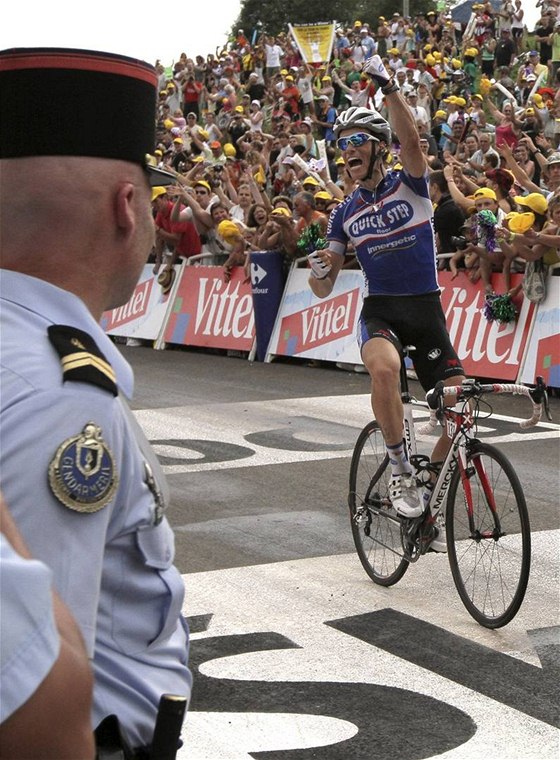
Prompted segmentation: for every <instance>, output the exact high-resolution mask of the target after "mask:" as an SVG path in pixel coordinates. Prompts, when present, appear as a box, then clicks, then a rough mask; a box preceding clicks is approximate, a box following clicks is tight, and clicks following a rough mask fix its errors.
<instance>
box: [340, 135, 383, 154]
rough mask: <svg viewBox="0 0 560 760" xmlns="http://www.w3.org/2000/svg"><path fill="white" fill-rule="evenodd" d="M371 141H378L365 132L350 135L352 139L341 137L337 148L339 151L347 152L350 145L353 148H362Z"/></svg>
mask: <svg viewBox="0 0 560 760" xmlns="http://www.w3.org/2000/svg"><path fill="white" fill-rule="evenodd" d="M371 140H375V141H376V142H377V139H376V138H375V137H373V135H368V134H366V133H365V132H358V133H357V134H355V135H350V137H339V138H338V140H337V141H336V147H337V148H338V149H339V150H346V148H347V147H348V146H349V145H351V146H352V147H353V148H361V146H362V145H365V144H366V143H367V142H370V141H371Z"/></svg>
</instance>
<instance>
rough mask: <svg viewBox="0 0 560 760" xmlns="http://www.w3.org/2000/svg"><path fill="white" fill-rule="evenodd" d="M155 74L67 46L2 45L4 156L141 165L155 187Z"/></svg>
mask: <svg viewBox="0 0 560 760" xmlns="http://www.w3.org/2000/svg"><path fill="white" fill-rule="evenodd" d="M156 99H157V75H156V71H155V69H154V67H153V66H151V65H150V64H148V63H145V62H144V61H140V60H136V59H134V58H128V57H127V56H123V55H116V54H113V53H102V52H96V51H91V50H71V49H65V48H13V49H10V50H3V51H0V158H2V159H9V158H25V157H31V156H90V157H93V158H109V159H115V160H120V161H131V162H132V163H135V164H139V165H140V166H142V167H143V168H144V169H145V170H146V172H147V173H148V176H149V181H150V184H151V185H169V184H173V183H175V182H176V179H175V176H174V175H173V174H171V173H169V172H166V171H162V170H160V169H157V168H156V167H155V166H152V165H151V162H153V159H152V158H151V155H150V154H151V153H153V151H154V148H155V125H156Z"/></svg>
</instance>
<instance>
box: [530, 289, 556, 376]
mask: <svg viewBox="0 0 560 760" xmlns="http://www.w3.org/2000/svg"><path fill="white" fill-rule="evenodd" d="M538 375H541V376H542V377H543V378H544V381H545V383H546V384H547V385H552V387H553V388H560V277H549V278H548V280H547V293H546V298H545V300H544V301H543V302H542V303H540V304H539V305H538V307H537V314H536V317H535V321H534V323H533V331H532V333H531V340H530V342H529V346H528V349H527V353H526V356H525V361H524V363H523V369H522V371H521V382H522V383H527V384H528V385H532V384H534V383H535V379H536V377H537V376H538Z"/></svg>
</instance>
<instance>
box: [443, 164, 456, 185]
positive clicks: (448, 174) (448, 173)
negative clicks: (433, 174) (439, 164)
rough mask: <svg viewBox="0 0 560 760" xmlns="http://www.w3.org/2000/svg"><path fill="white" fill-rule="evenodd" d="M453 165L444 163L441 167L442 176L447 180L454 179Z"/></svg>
mask: <svg viewBox="0 0 560 760" xmlns="http://www.w3.org/2000/svg"><path fill="white" fill-rule="evenodd" d="M453 174H454V172H453V166H452V165H451V164H445V166H444V167H443V176H444V177H445V179H446V180H447V181H448V182H449V180H450V179H454V176H453Z"/></svg>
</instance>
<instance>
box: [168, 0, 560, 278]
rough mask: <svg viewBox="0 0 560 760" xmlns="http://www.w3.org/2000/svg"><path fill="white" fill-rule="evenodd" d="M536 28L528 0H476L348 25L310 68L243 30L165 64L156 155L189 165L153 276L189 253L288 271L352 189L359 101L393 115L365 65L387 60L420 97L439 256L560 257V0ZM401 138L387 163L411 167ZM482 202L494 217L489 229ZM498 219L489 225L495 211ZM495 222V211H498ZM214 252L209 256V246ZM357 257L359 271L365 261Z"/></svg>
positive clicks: (508, 265)
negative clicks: (265, 262) (463, 17)
mask: <svg viewBox="0 0 560 760" xmlns="http://www.w3.org/2000/svg"><path fill="white" fill-rule="evenodd" d="M537 6H538V7H539V8H540V11H541V18H540V19H539V21H538V23H537V24H536V27H535V28H534V29H527V28H526V25H525V23H524V19H523V15H524V14H523V9H522V3H521V0H513V2H510V0H503V2H502V3H501V5H500V6H499V8H498V9H497V10H495V9H494V8H493V7H492V4H491V3H490V2H486V3H481V4H476V3H475V4H473V6H472V12H473V16H472V18H471V21H470V22H469V24H468V25H467V26H466V27H465V25H461V24H458V23H455V22H454V21H453V19H452V17H451V15H450V14H447V13H443V12H437V11H435V10H434V11H430V12H428V13H427V14H425V15H420V16H416V17H415V18H405V17H403V16H402V15H400V14H399V13H395V14H394V15H393V17H392V18H391V19H386V18H384V17H382V16H380V17H379V18H378V19H377V21H376V22H375V23H374V24H367V23H362V22H361V21H359V20H357V21H355V23H354V24H353V26H352V27H350V28H345V27H338V28H336V30H335V38H334V44H333V49H332V56H331V59H330V60H329V61H328V62H327V63H323V64H320V65H309V64H308V63H306V62H305V61H304V60H303V59H302V57H301V54H300V52H299V49H298V46H297V44H296V42H295V40H294V39H293V38H292V36H291V35H290V34H288V33H282V34H279V35H278V36H272V35H265V34H263V35H260V36H258V37H255V38H254V39H252V40H251V41H250V40H249V36H247V35H246V34H245V33H244V31H243V30H242V29H239V30H238V32H237V35H236V37H235V39H232V40H231V41H230V42H229V43H228V45H227V46H226V47H225V48H224V49H223V50H221V51H216V53H215V54H209V55H207V56H206V57H204V56H202V55H196V56H194V57H189V56H188V55H187V54H185V53H182V54H181V56H180V58H179V60H178V61H177V62H176V63H175V64H174V65H173V67H172V71H170V70H169V69H168V70H166V69H165V68H164V66H163V65H160V64H159V63H158V64H157V67H158V73H159V75H160V79H159V104H158V113H157V120H158V121H157V136H158V138H157V139H158V145H157V148H156V150H155V154H154V160H155V161H156V162H157V163H158V164H160V165H162V166H165V167H169V168H172V169H173V170H174V171H175V172H176V174H177V185H176V186H175V187H172V188H156V189H155V191H154V199H153V205H154V214H155V220H156V230H157V233H156V241H157V242H156V249H155V256H154V271H155V272H160V268H161V267H162V264H163V266H164V268H163V270H162V271H161V272H160V278H161V282H162V283H163V284H165V283H168V282H169V278H167V277H166V273H168V272H169V268H170V267H171V266H172V265H173V264H174V263H175V262H176V261H177V260H178V259H179V258H180V257H183V258H188V257H190V256H194V255H203V258H202V261H203V263H217V264H221V265H223V266H224V273H225V276H226V278H227V277H229V275H230V272H231V268H232V267H233V266H235V265H245V266H248V262H249V259H250V252H251V251H256V250H280V251H281V252H282V253H283V254H284V260H285V262H286V269H287V268H288V267H289V265H290V263H291V262H292V261H293V260H294V259H295V258H298V257H301V256H302V255H303V254H302V252H301V251H302V247H301V240H302V234H303V233H304V232H305V230H306V229H307V228H309V227H310V226H311V225H315V227H316V229H317V235H324V232H325V228H326V224H327V221H328V215H329V213H330V211H331V210H332V209H333V208H334V207H335V206H336V204H338V203H340V202H342V201H343V200H344V198H345V196H346V195H347V194H348V192H349V191H350V190H351V189H352V187H351V184H350V180H349V178H348V175H347V173H346V172H345V167H344V159H343V158H342V156H341V155H340V152H339V151H338V150H337V147H336V143H335V139H334V133H333V129H332V128H333V124H334V121H335V119H336V117H337V115H338V114H339V113H340V112H341V111H342V110H343V109H346V108H348V107H350V106H353V105H363V106H366V107H374V108H376V109H377V110H378V111H379V112H380V113H381V114H382V115H383V116H387V114H386V109H385V105H384V102H383V98H382V96H381V93H380V92H377V91H376V88H375V85H374V84H373V83H372V80H371V79H370V78H369V77H368V76H367V75H365V74H363V73H362V63H363V62H364V60H366V59H367V58H369V57H370V56H371V55H373V54H376V53H377V54H379V55H380V56H381V57H382V58H383V61H384V63H385V65H386V66H387V68H388V69H390V70H392V71H393V72H394V75H395V79H396V81H397V82H398V83H399V85H400V89H401V92H402V93H403V95H404V96H405V98H406V99H407V102H408V105H409V107H410V109H411V112H412V113H413V115H414V117H415V121H416V125H417V128H418V132H419V137H420V141H421V146H422V149H423V151H424V152H425V154H426V166H427V170H428V172H429V173H430V188H431V194H432V201H433V203H434V228H435V232H436V241H437V251H438V254H440V257H439V259H440V260H439V266H440V267H441V268H448V269H450V270H451V272H452V275H453V277H456V276H464V277H469V279H470V280H471V281H473V282H476V281H477V280H479V279H481V280H482V282H483V283H484V286H485V289H486V290H487V291H488V292H491V290H492V284H491V274H492V272H495V271H503V272H504V274H505V283H506V290H509V288H510V284H509V283H510V280H509V276H510V272H512V271H523V270H524V267H525V263H524V262H529V261H536V260H541V261H543V262H544V263H545V264H554V263H557V262H558V261H559V260H560V259H559V257H558V250H559V248H560V230H559V224H560V149H559V141H560V118H559V117H560V88H559V85H560V75H559V74H558V69H559V68H560V0H538V2H537ZM399 150H400V147H399V145H398V142H397V141H396V140H395V142H394V143H393V145H392V146H391V151H390V152H389V154H388V157H387V171H398V170H399V169H400V164H399ZM481 211H486V212H491V214H490V216H488V215H487V216H486V217H485V218H484V220H485V227H484V228H483V225H482V224H481V222H480V220H481V218H482V217H481V216H480V213H479V212H481ZM489 220H490V221H489ZM492 220H493V221H492ZM199 258H200V256H199ZM353 265H354V264H353V258H352V256H351V254H349V255H348V257H347V263H346V264H345V266H350V267H351V266H353Z"/></svg>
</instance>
